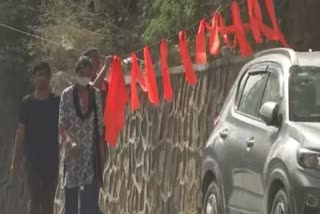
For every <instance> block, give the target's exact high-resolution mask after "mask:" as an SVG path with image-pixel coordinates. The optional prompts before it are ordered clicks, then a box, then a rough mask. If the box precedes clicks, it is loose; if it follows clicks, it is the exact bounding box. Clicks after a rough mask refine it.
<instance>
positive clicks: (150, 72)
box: [143, 47, 159, 105]
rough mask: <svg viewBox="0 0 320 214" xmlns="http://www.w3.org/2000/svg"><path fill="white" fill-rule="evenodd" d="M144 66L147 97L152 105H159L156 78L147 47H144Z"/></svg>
mask: <svg viewBox="0 0 320 214" xmlns="http://www.w3.org/2000/svg"><path fill="white" fill-rule="evenodd" d="M143 54H144V65H145V70H146V85H147V90H148V97H149V100H150V102H151V103H152V104H154V105H158V104H159V93H158V88H157V82H156V76H155V72H154V69H153V64H152V60H151V55H150V51H149V48H148V47H144V49H143Z"/></svg>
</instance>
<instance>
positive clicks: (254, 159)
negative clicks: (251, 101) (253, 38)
mask: <svg viewBox="0 0 320 214" xmlns="http://www.w3.org/2000/svg"><path fill="white" fill-rule="evenodd" d="M267 71H268V74H267V76H268V78H267V82H266V85H265V88H264V89H263V94H262V95H261V97H260V103H259V105H258V110H259V109H260V108H261V106H262V105H263V104H264V103H265V102H269V101H272V102H276V103H280V101H281V95H280V90H281V88H282V87H281V83H280V79H281V72H280V71H281V70H280V68H279V66H278V65H277V64H274V63H269V65H268V68H267ZM243 108H245V106H244V104H242V101H240V103H239V111H241V109H243ZM255 110H256V108H255ZM245 111H246V110H245ZM238 119H239V125H240V126H242V127H243V130H242V134H243V138H242V139H241V141H242V143H243V144H244V145H245V146H246V155H244V159H243V169H242V172H243V173H242V176H243V183H242V185H243V194H244V195H245V198H246V199H247V200H248V201H249V203H246V204H245V208H244V211H245V213H263V198H264V197H263V196H264V184H263V177H262V175H263V169H264V165H265V161H266V159H267V156H268V153H269V150H270V148H271V146H272V143H273V142H274V140H275V139H276V138H277V133H278V132H277V131H278V129H277V128H276V127H272V126H267V125H266V124H265V123H264V122H263V121H262V120H261V119H260V118H259V115H258V114H256V115H255V118H254V119H247V118H243V117H238ZM240 121H241V122H240Z"/></svg>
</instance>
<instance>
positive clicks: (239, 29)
mask: <svg viewBox="0 0 320 214" xmlns="http://www.w3.org/2000/svg"><path fill="white" fill-rule="evenodd" d="M231 11H232V21H233V27H234V30H235V32H236V37H237V40H238V42H239V49H240V54H241V55H242V56H250V55H251V54H252V52H253V50H252V48H251V46H250V44H249V42H248V40H247V38H246V33H245V30H244V27H243V23H242V20H241V14H240V8H239V4H238V3H237V2H236V1H232V3H231Z"/></svg>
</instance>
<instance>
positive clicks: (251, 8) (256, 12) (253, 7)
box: [247, 0, 263, 43]
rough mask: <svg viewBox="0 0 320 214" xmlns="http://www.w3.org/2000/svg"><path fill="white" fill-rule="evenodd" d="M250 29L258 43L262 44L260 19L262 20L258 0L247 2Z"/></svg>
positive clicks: (248, 0)
mask: <svg viewBox="0 0 320 214" xmlns="http://www.w3.org/2000/svg"><path fill="white" fill-rule="evenodd" d="M247 7H248V15H249V22H250V28H251V31H252V35H253V38H254V40H255V42H256V43H262V41H263V40H262V37H261V31H260V27H259V21H258V20H259V19H260V20H262V16H261V10H260V6H259V3H258V2H257V1H256V0H247Z"/></svg>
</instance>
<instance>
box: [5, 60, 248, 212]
mask: <svg viewBox="0 0 320 214" xmlns="http://www.w3.org/2000/svg"><path fill="white" fill-rule="evenodd" d="M243 63H244V60H243V59H239V58H234V59H232V60H216V61H215V62H214V63H212V64H210V66H209V67H208V68H207V69H204V70H203V69H202V71H199V72H197V74H198V77H199V83H198V84H197V85H196V86H194V87H190V86H188V84H187V83H186V82H185V79H184V76H183V75H184V74H183V73H182V69H181V67H177V68H173V69H171V73H172V75H171V78H172V83H173V87H174V94H175V99H174V101H173V102H169V103H168V102H165V101H163V100H162V101H161V104H160V105H159V106H157V107H155V106H152V105H151V104H150V103H149V101H148V100H147V97H146V96H144V95H142V92H141V93H140V94H141V95H142V96H141V108H140V109H139V110H138V111H136V112H131V111H130V109H128V112H127V122H126V127H125V129H124V131H123V133H122V134H121V136H120V138H119V143H118V146H117V147H116V148H113V149H107V154H108V155H107V156H108V158H107V161H106V163H105V169H104V187H103V190H102V191H101V195H100V196H101V197H100V204H101V207H102V208H103V211H104V213H105V214H107V213H108V214H109V213H110V214H121V213H130V214H131V213H141V214H142V213H143V214H148V213H152V214H157V213H159V214H171V213H172V214H177V213H197V212H198V211H199V207H200V189H199V183H200V180H199V178H200V166H201V153H202V148H203V146H204V144H205V142H206V140H207V138H208V136H209V134H210V132H211V130H212V128H213V121H214V116H215V114H216V112H217V110H218V109H219V106H221V105H222V104H223V100H224V98H225V96H226V95H227V92H228V90H229V88H230V86H231V85H232V83H233V82H234V80H235V78H236V76H237V74H238V71H239V70H240V68H241V66H242V65H243ZM158 83H159V84H158V85H159V91H161V90H162V89H161V79H159V80H158ZM161 97H162V96H161ZM14 132H15V125H13V126H11V127H10V126H2V127H1V129H0V213H1V214H22V213H26V205H27V204H26V201H27V197H28V195H27V191H26V188H25V185H24V183H25V182H24V181H25V178H24V174H23V172H22V174H21V176H19V177H17V178H14V179H10V176H9V168H10V163H11V156H12V151H13V146H14V143H13V142H14ZM62 193H63V192H62V191H61V189H60V188H58V191H57V197H56V200H55V208H56V213H60V211H61V208H62V207H63V197H62V196H63V194H62Z"/></svg>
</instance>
